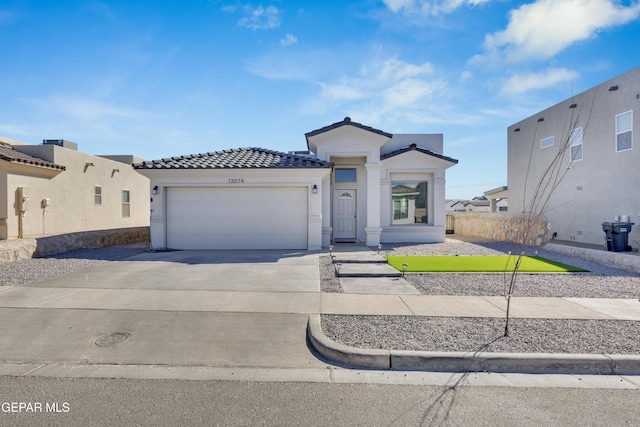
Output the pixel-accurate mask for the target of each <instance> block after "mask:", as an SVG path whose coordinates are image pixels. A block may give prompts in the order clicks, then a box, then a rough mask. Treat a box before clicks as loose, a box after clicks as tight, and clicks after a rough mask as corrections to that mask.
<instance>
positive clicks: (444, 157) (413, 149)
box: [380, 144, 458, 164]
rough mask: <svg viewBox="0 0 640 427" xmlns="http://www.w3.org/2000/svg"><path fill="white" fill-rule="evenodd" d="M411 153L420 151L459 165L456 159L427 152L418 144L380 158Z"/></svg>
mask: <svg viewBox="0 0 640 427" xmlns="http://www.w3.org/2000/svg"><path fill="white" fill-rule="evenodd" d="M409 151H418V152H420V153H424V154H427V155H429V156H433V157H437V158H439V159H442V160H446V161H448V162H451V163H456V164H457V163H458V161H457V160H456V159H454V158H451V157H447V156H443V155H442V154H438V153H434V152H433V151H430V150H427V149H426V148H421V147H418V146H417V145H416V144H411V145H410V146H408V147H405V148H401V149H399V150H396V151H392V152H390V153H387V154H383V155H381V156H380V160H384V159H388V158H389V157H394V156H397V155H399V154H402V153H406V152H409Z"/></svg>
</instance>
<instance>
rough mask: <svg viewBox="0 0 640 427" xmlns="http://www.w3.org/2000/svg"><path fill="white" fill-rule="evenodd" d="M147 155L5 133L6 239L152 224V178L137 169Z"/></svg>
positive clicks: (2, 230) (1, 155)
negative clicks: (82, 148) (86, 149)
mask: <svg viewBox="0 0 640 427" xmlns="http://www.w3.org/2000/svg"><path fill="white" fill-rule="evenodd" d="M141 160H142V159H139V158H137V157H134V156H93V155H89V154H85V153H81V152H79V151H78V150H77V144H75V143H73V142H70V141H66V140H57V139H56V140H44V141H43V144H42V145H30V144H26V143H24V142H20V141H15V140H12V139H9V138H0V239H15V238H23V237H25V238H26V237H36V236H47V235H54V234H66V233H74V232H82V231H93V230H113V229H123V228H132V227H145V226H148V225H149V180H148V179H147V178H146V177H144V176H141V175H140V174H138V173H136V172H135V171H133V170H132V169H131V164H132V163H134V162H140V161H141Z"/></svg>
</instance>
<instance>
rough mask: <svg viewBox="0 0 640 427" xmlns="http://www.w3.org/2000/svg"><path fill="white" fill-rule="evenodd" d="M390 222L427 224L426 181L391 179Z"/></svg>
mask: <svg viewBox="0 0 640 427" xmlns="http://www.w3.org/2000/svg"><path fill="white" fill-rule="evenodd" d="M391 199H392V200H391V201H392V203H391V206H392V209H393V212H392V214H393V217H392V218H393V219H392V220H391V223H392V224H427V222H428V210H427V181H392V182H391Z"/></svg>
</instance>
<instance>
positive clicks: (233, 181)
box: [229, 178, 244, 184]
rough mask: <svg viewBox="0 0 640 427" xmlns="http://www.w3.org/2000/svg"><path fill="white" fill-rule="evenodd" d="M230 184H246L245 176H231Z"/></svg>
mask: <svg viewBox="0 0 640 427" xmlns="http://www.w3.org/2000/svg"><path fill="white" fill-rule="evenodd" d="M229 184H244V178H229Z"/></svg>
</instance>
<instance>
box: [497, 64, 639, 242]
mask: <svg viewBox="0 0 640 427" xmlns="http://www.w3.org/2000/svg"><path fill="white" fill-rule="evenodd" d="M612 86H617V90H609V89H610V88H611V87H612ZM639 87H640V67H637V68H635V69H633V70H631V71H630V72H628V73H625V74H623V75H621V76H618V77H615V78H613V79H611V80H609V81H607V82H604V83H602V84H600V85H598V86H596V87H594V88H592V89H589V90H587V91H585V92H583V93H580V94H577V95H575V96H574V97H572V98H570V99H567V100H565V101H562V102H560V103H558V104H556V105H554V106H552V107H550V108H547V109H546V110H543V111H541V112H539V113H537V114H535V115H533V116H531V117H529V118H527V119H524V120H522V121H520V122H518V123H516V124H514V125H512V126H510V127H509V128H508V130H507V135H508V187H509V210H510V211H511V212H514V213H516V212H522V211H523V209H525V206H526V205H527V204H528V203H529V202H530V201H531V200H532V197H533V194H534V191H535V189H536V187H537V186H538V185H537V183H538V182H539V180H540V177H541V176H542V175H543V174H544V172H545V170H546V169H547V167H548V165H549V164H551V162H552V160H553V158H554V157H555V156H556V155H557V153H558V148H559V147H560V146H561V144H562V143H563V142H566V141H567V138H568V136H569V132H570V131H571V130H572V129H574V128H577V127H582V128H583V159H582V160H578V161H574V162H570V161H569V160H570V159H569V153H568V152H567V153H565V154H564V156H563V159H562V163H561V164H560V166H559V168H558V169H557V172H558V173H559V174H564V178H563V179H562V181H561V182H560V183H559V185H558V186H557V188H556V189H555V190H554V192H553V194H552V195H551V197H550V199H549V202H548V204H547V206H546V207H545V208H544V213H545V215H546V217H547V219H548V221H549V223H550V228H551V230H550V232H551V233H557V239H559V240H567V241H576V242H580V243H588V244H603V243H604V233H603V231H602V223H603V222H605V221H613V220H614V218H615V217H616V216H618V215H620V216H621V215H628V216H629V217H630V219H631V221H632V222H634V223H636V224H639V223H640V198H638V196H637V189H638V188H640V174H639V173H638V165H640V140H639V139H638V135H639V133H638V130H640V108H638V107H639V106H640V101H639V100H638V99H639V96H640V95H639V94H638V92H639V90H638V88H639ZM574 104H575V107H574V108H570V106H571V105H574ZM627 111H633V147H632V148H631V149H630V150H625V151H619V152H617V151H616V115H618V114H622V113H625V112H627ZM516 129H518V131H516ZM550 136H553V137H554V140H555V141H554V145H553V146H551V147H547V148H541V146H540V141H541V139H543V138H547V137H550ZM525 183H526V185H525ZM548 188H550V187H548ZM545 197H546V195H545V196H542V197H538V200H544V198H545ZM638 237H640V226H639V225H636V226H634V227H633V228H632V231H631V233H630V235H629V242H630V243H631V242H632V241H633V239H634V238H638Z"/></svg>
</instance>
